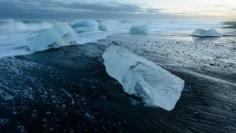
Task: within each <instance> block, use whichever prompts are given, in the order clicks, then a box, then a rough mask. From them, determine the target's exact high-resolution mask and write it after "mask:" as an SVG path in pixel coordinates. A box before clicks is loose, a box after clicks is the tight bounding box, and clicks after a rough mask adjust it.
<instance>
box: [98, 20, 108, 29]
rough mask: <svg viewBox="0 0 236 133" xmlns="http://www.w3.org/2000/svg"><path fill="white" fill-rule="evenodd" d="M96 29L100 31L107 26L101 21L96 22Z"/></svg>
mask: <svg viewBox="0 0 236 133" xmlns="http://www.w3.org/2000/svg"><path fill="white" fill-rule="evenodd" d="M98 29H99V30H100V31H107V27H106V25H105V24H104V23H103V22H101V21H100V22H98Z"/></svg>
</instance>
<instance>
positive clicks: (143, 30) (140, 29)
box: [129, 25, 148, 34]
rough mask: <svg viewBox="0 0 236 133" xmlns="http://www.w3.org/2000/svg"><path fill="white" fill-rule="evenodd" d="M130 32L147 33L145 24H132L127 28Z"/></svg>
mask: <svg viewBox="0 0 236 133" xmlns="http://www.w3.org/2000/svg"><path fill="white" fill-rule="evenodd" d="M129 33H130V34H148V27H147V25H133V26H131V27H130V30H129Z"/></svg>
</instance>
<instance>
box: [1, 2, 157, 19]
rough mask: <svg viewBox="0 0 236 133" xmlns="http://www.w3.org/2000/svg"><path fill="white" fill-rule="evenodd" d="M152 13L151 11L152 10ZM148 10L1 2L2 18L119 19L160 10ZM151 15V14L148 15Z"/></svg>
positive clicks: (110, 5)
mask: <svg viewBox="0 0 236 133" xmlns="http://www.w3.org/2000/svg"><path fill="white" fill-rule="evenodd" d="M150 11H151V10H150ZM150 11H148V10H146V13H145V11H144V9H143V8H141V7H139V6H137V5H130V4H121V3H82V2H74V3H70V4H68V3H67V4H66V3H61V2H55V1H50V2H49V1H48V0H14V1H9V0H8V1H5V0H2V1H0V18H78V17H79V18H119V17H139V16H144V17H152V16H153V13H155V12H157V11H158V10H152V11H151V13H150ZM148 13H150V14H148Z"/></svg>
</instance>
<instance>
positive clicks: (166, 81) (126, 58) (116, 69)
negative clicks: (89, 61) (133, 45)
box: [103, 45, 184, 111]
mask: <svg viewBox="0 0 236 133" xmlns="http://www.w3.org/2000/svg"><path fill="white" fill-rule="evenodd" d="M103 59H104V65H105V67H106V71H107V73H108V74H109V75H110V76H111V77H113V78H115V79H116V80H118V82H119V83H120V84H121V85H122V87H123V89H124V91H125V92H126V93H129V94H133V95H136V96H139V97H142V98H143V100H144V102H145V103H146V105H148V106H158V107H161V108H163V109H166V110H168V111H170V110H172V109H173V108H174V107H175V105H176V103H177V101H178V100H179V98H180V96H181V92H182V90H183V88H184V81H183V80H182V79H180V78H179V77H177V76H175V75H173V74H171V73H170V72H168V71H166V70H164V69H163V68H161V67H160V66H158V65H156V64H155V63H153V62H151V61H149V60H147V59H145V58H142V57H140V56H138V55H135V54H134V53H132V52H130V51H128V50H127V49H125V48H122V47H120V46H117V45H111V46H110V47H109V48H107V50H106V51H105V53H104V54H103Z"/></svg>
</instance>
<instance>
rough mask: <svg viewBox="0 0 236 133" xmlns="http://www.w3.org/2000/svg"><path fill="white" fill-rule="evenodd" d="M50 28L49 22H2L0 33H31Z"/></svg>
mask: <svg viewBox="0 0 236 133" xmlns="http://www.w3.org/2000/svg"><path fill="white" fill-rule="evenodd" d="M50 27H52V24H51V23H49V22H35V21H34V22H33V21H32V22H30V21H17V20H4V21H1V23H0V32H2V33H19V32H32V31H39V30H43V29H48V28H50Z"/></svg>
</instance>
